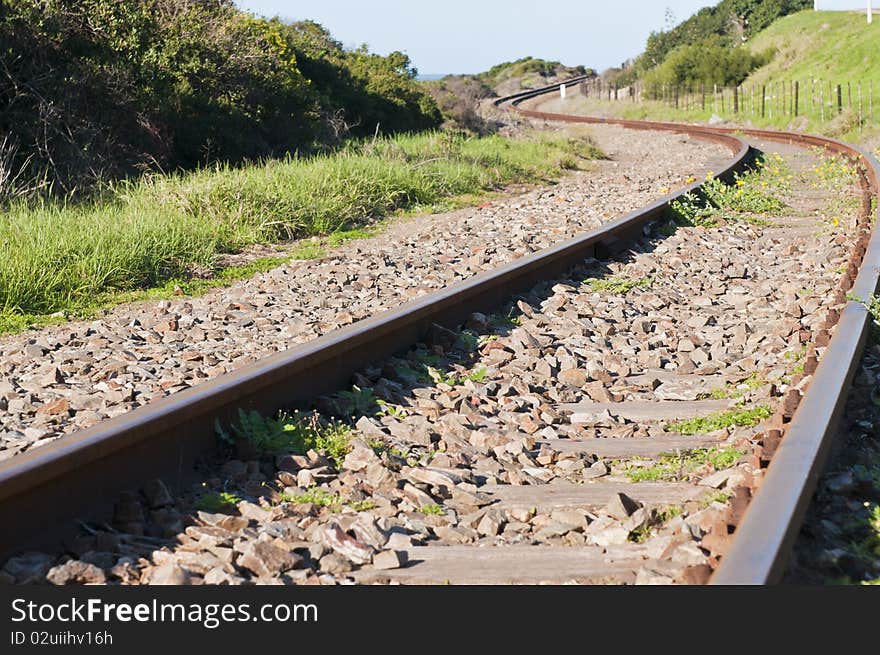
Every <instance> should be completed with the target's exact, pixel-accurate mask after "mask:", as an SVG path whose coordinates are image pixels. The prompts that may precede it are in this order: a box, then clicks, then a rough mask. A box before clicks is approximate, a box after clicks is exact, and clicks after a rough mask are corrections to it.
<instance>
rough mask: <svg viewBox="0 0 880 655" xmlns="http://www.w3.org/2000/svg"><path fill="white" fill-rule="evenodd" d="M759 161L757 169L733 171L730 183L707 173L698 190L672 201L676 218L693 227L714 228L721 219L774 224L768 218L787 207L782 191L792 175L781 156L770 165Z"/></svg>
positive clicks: (679, 221) (672, 213) (754, 223)
mask: <svg viewBox="0 0 880 655" xmlns="http://www.w3.org/2000/svg"><path fill="white" fill-rule="evenodd" d="M758 164H760V165H758V166H757V167H756V170H753V171H749V172H747V173H745V174H743V175H739V174H734V181H733V184H730V185H728V184H725V183H724V182H722V181H721V180H719V179H718V178H717V177H712V176H707V180H706V182H705V183H704V184H703V186H702V187H701V188H700V191H699V192H698V193H688V194H685V195H684V196H682V198H681V199H680V200H675V201H673V202H672V203H670V213H671V215H672V218H673V220H675V222H676V223H678V224H679V225H686V226H690V227H714V226H716V225H718V223H719V222H720V221H722V220H725V221H730V220H740V221H744V222H747V223H751V224H752V225H757V226H767V225H771V224H772V223H771V222H770V221H768V220H767V218H766V217H767V216H769V215H778V214H779V213H780V212H782V210H783V209H785V203H783V202H782V201H781V200H780V199H779V194H780V192H781V191H783V190H786V189H787V188H788V179H789V178H790V175H787V174H786V172H787V169H786V168H785V162H784V161H783V160H782V158H779V159H773V160H772V162H771V164H772V165H769V166H768V165H764V164H763V163H762V162H760V161H759V162H758Z"/></svg>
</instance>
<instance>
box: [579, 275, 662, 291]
mask: <svg viewBox="0 0 880 655" xmlns="http://www.w3.org/2000/svg"><path fill="white" fill-rule="evenodd" d="M584 284H586V285H587V286H589V288H590V291H597V292H598V291H607V292H608V293H613V294H615V295H623V294H625V293H627V292H629V291H632V290H633V289H650V288H651V285H652V284H654V278H652V277H643V278H639V279H635V280H628V279H626V278H622V277H611V278H607V279H603V280H599V279H595V278H590V279H588V280H585V281H584Z"/></svg>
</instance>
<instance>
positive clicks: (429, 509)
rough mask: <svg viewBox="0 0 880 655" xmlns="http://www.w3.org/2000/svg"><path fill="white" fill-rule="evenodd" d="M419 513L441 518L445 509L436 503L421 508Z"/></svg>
mask: <svg viewBox="0 0 880 655" xmlns="http://www.w3.org/2000/svg"><path fill="white" fill-rule="evenodd" d="M419 511H420V512H421V513H422V514H427V515H428V516H441V515H442V514H443V507H442V506H441V505H437V504H436V503H435V504H433V505H425V506H424V507H420V508H419Z"/></svg>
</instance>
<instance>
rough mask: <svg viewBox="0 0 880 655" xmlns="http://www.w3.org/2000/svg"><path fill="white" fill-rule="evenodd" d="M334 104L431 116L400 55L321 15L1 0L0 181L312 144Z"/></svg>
mask: <svg viewBox="0 0 880 655" xmlns="http://www.w3.org/2000/svg"><path fill="white" fill-rule="evenodd" d="M325 46H326V47H325ZM300 59H302V61H303V64H305V65H301V62H300ZM343 108H345V109H344V111H345V112H350V115H351V118H350V122H352V123H354V124H356V125H360V126H361V127H362V130H361V131H363V132H366V131H369V132H370V133H372V131H373V130H375V128H376V125H377V124H379V125H380V126H381V129H382V130H383V131H385V132H396V131H410V130H420V129H425V128H430V127H433V126H435V125H437V124H438V123H439V122H440V120H441V117H440V113H439V111H438V110H437V108H436V106H435V105H434V103H433V101H432V100H431V98H430V97H429V96H428V95H427V94H425V93H423V92H422V91H421V89H420V88H419V86H418V84H417V83H416V82H415V71H414V70H413V69H412V68H411V67H410V64H409V60H408V59H407V58H406V56H405V55H403V54H401V53H392V54H391V55H389V56H387V57H381V56H378V55H374V54H370V53H368V52H367V51H366V50H364V49H360V50H357V51H354V52H346V51H343V49H342V48H341V46H339V44H337V43H336V42H335V41H333V40H332V39H331V38H330V36H329V34H328V33H327V32H326V30H324V29H323V28H321V27H320V26H319V25H317V24H314V23H312V24H309V25H307V29H306V28H303V27H302V26H300V27H298V26H296V25H294V26H291V25H285V24H283V23H282V22H280V21H279V20H277V19H273V20H264V19H262V18H256V17H254V16H252V15H251V14H248V13H246V12H243V11H241V10H239V9H237V8H236V7H235V6H234V4H233V3H232V0H214V1H212V2H204V1H200V0H130V1H128V2H118V1H117V0H52V1H51V2H50V1H48V0H42V1H39V2H34V1H33V0H5V3H0V131H2V132H3V133H4V134H5V135H8V136H7V140H6V141H5V142H4V143H3V144H2V152H0V161H2V162H3V164H2V166H3V170H2V171H0V182H2V181H3V177H4V175H6V176H11V175H18V176H19V180H21V179H39V178H41V177H42V176H45V177H46V178H47V179H48V180H50V181H51V182H52V183H53V184H54V187H55V190H56V191H63V192H66V193H73V192H75V191H78V190H80V189H81V188H82V187H84V186H93V185H94V184H95V183H96V182H97V181H100V180H102V179H107V178H110V179H112V178H118V177H122V176H127V175H132V174H136V173H138V172H140V171H143V170H144V169H148V168H155V167H159V168H163V169H168V168H172V169H173V168H193V167H196V166H198V165H201V164H204V163H209V162H231V163H235V162H241V161H245V160H253V159H258V158H266V157H277V156H279V155H283V154H285V153H292V152H297V151H312V150H314V149H315V148H316V147H318V146H320V145H321V144H326V143H329V142H332V141H334V140H336V139H338V138H341V137H342V136H345V135H346V134H347V132H348V130H336V131H335V133H334V131H333V130H332V129H330V128H331V124H332V119H333V118H334V117H337V118H338V116H339V113H340V112H341V111H343ZM350 108H351V109H350ZM346 120H349V119H348V118H346ZM10 171H11V173H10ZM3 194H4V191H3V190H2V189H0V201H2V200H3ZM15 194H16V195H20V193H19V190H18V189H16V190H15ZM6 195H7V196H8V195H10V189H9V188H7V190H6Z"/></svg>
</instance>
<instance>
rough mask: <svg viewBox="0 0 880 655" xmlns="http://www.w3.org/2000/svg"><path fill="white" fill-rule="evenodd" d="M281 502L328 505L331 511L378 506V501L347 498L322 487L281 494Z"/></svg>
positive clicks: (362, 509)
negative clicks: (299, 492)
mask: <svg viewBox="0 0 880 655" xmlns="http://www.w3.org/2000/svg"><path fill="white" fill-rule="evenodd" d="M281 502H284V503H293V504H296V505H305V504H311V505H316V506H317V507H326V508H327V509H329V510H330V511H331V512H334V513H338V512H341V511H342V510H343V509H344V508H346V507H350V508H351V509H353V510H354V511H356V512H364V511H367V510H370V509H375V508H376V503H375V502H374V501H373V500H372V499H370V498H365V499H363V500H346V499H345V498H343V497H342V496H341V495H340V494H338V493H332V492H330V491H327V490H326V489H321V488H320V487H310V488H309V489H306V490H305V491H304V492H303V493H301V494H296V495H293V494H288V493H282V494H281Z"/></svg>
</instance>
